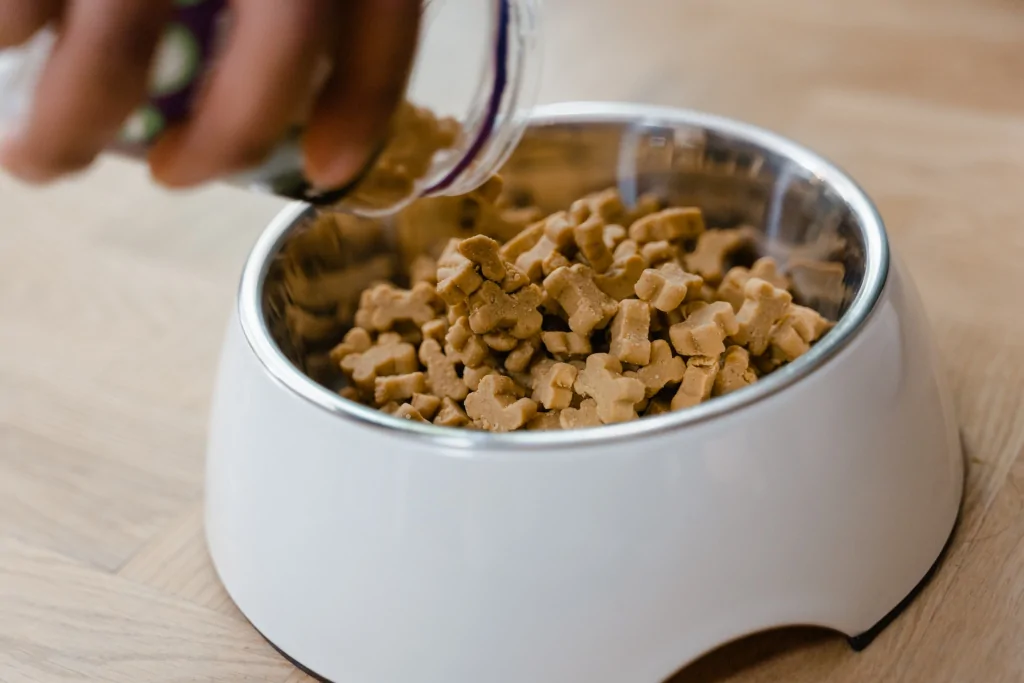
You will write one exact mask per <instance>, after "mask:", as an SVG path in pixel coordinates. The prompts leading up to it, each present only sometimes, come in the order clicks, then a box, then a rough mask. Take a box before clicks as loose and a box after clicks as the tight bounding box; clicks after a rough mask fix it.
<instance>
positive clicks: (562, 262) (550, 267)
mask: <svg viewBox="0 0 1024 683" xmlns="http://www.w3.org/2000/svg"><path fill="white" fill-rule="evenodd" d="M571 265H572V262H571V261H569V259H567V258H566V257H565V255H564V254H562V253H561V252H559V251H553V252H551V253H550V254H548V256H547V258H545V259H544V263H542V264H541V269H542V271H543V272H544V276H545V277H547V276H548V275H551V273H553V272H555V271H556V270H558V269H559V268H561V267H562V266H571Z"/></svg>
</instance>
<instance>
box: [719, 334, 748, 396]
mask: <svg viewBox="0 0 1024 683" xmlns="http://www.w3.org/2000/svg"><path fill="white" fill-rule="evenodd" d="M756 381H757V373H756V372H754V368H752V367H751V365H750V353H749V352H748V351H747V350H746V349H744V348H742V347H740V346H730V347H729V348H728V350H726V352H725V357H724V358H723V359H722V369H721V370H719V372H718V377H716V378H715V387H714V395H715V396H724V395H725V394H728V393H730V392H733V391H736V390H737V389H742V388H743V387H746V386H749V385H751V384H753V383H754V382H756Z"/></svg>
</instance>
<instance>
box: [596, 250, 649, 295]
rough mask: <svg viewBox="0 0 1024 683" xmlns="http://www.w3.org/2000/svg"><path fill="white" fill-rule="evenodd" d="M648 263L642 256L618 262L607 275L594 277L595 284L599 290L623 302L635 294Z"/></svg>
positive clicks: (634, 256)
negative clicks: (637, 284)
mask: <svg viewBox="0 0 1024 683" xmlns="http://www.w3.org/2000/svg"><path fill="white" fill-rule="evenodd" d="M646 267H647V261H645V260H644V258H643V257H642V256H639V255H633V256H630V257H628V258H626V259H624V260H622V261H616V263H615V265H614V266H613V267H612V269H611V270H609V271H608V272H607V273H602V274H600V275H595V276H594V283H595V284H596V285H597V287H598V289H600V290H601V291H602V292H604V293H605V294H607V295H608V296H610V297H611V298H613V299H615V300H616V301H622V300H623V299H628V298H630V297H631V296H633V294H634V290H635V287H636V283H637V282H638V281H639V280H640V277H641V276H642V275H643V272H644V268H646Z"/></svg>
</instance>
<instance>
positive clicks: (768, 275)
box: [717, 256, 790, 312]
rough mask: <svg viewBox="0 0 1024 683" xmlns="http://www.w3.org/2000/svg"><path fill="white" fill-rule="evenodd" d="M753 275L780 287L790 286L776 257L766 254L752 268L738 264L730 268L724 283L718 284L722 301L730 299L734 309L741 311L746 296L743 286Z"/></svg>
mask: <svg viewBox="0 0 1024 683" xmlns="http://www.w3.org/2000/svg"><path fill="white" fill-rule="evenodd" d="M752 277H757V278H761V279H762V280H764V281H766V282H770V283H771V284H772V285H774V286H775V287H778V288H780V289H789V287H790V282H789V278H788V277H786V276H785V275H783V274H782V273H780V272H779V270H778V266H777V265H776V263H775V259H773V258H771V257H768V256H766V257H764V258H760V259H758V260H757V261H755V262H754V265H753V266H751V267H750V268H744V267H743V266H736V267H735V268H731V269H729V272H728V273H726V274H725V277H724V278H722V284H720V285H719V286H718V292H717V297H718V298H719V299H721V300H722V301H728V302H729V303H730V304H732V308H733V310H735V311H737V312H739V310H740V307H741V306H742V305H743V300H744V298H745V297H744V295H743V288H744V287H746V285H747V282H749V281H750V278H752Z"/></svg>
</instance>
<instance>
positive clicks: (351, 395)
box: [338, 387, 360, 403]
mask: <svg viewBox="0 0 1024 683" xmlns="http://www.w3.org/2000/svg"><path fill="white" fill-rule="evenodd" d="M338 395H339V396H341V397H342V398H347V399H348V400H350V401H355V402H356V403H358V402H359V398H360V396H359V390H358V389H356V388H355V387H342V388H341V389H340V390H339V391H338Z"/></svg>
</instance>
